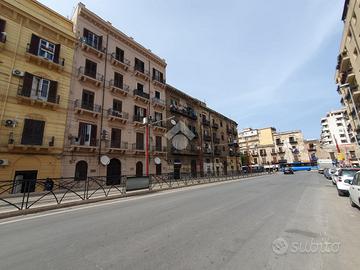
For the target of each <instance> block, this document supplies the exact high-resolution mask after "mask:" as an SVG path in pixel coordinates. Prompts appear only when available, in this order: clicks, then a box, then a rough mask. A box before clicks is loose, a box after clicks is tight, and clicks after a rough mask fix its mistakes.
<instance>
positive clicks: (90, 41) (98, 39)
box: [83, 28, 102, 51]
mask: <svg viewBox="0 0 360 270" xmlns="http://www.w3.org/2000/svg"><path fill="white" fill-rule="evenodd" d="M83 38H84V41H85V43H86V44H87V45H89V46H91V47H93V48H95V49H97V50H100V51H102V36H98V35H95V34H94V33H93V32H91V31H89V30H88V29H86V28H84V33H83Z"/></svg>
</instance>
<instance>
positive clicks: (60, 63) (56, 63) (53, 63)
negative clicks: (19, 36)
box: [25, 43, 65, 70]
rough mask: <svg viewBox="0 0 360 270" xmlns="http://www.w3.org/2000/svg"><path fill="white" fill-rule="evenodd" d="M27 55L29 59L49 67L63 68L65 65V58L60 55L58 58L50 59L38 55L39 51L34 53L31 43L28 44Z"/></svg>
mask: <svg viewBox="0 0 360 270" xmlns="http://www.w3.org/2000/svg"><path fill="white" fill-rule="evenodd" d="M25 56H26V59H27V60H28V61H33V62H34V63H36V64H38V65H42V66H44V67H47V68H49V69H55V70H63V69H64V66H65V58H61V57H59V58H58V59H53V60H50V59H48V58H45V57H42V56H40V55H38V54H37V53H33V52H32V51H31V50H30V43H28V44H27V45H26V52H25Z"/></svg>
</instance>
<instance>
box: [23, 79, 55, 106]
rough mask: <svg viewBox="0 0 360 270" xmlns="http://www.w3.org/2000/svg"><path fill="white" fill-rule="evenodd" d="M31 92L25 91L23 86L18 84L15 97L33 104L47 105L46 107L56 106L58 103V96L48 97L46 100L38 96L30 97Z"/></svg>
mask: <svg viewBox="0 0 360 270" xmlns="http://www.w3.org/2000/svg"><path fill="white" fill-rule="evenodd" d="M31 92H32V91H31V90H30V91H27V90H26V89H24V88H23V85H21V84H20V85H19V87H18V91H17V95H18V96H19V97H21V98H25V99H28V100H29V101H31V102H34V103H48V105H58V104H59V103H60V95H54V96H49V95H48V97H47V98H44V97H41V96H39V95H36V96H32V95H31ZM36 92H37V91H36Z"/></svg>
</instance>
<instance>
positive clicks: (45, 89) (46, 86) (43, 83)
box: [31, 76, 50, 100]
mask: <svg viewBox="0 0 360 270" xmlns="http://www.w3.org/2000/svg"><path fill="white" fill-rule="evenodd" d="M49 90H50V80H47V79H44V78H41V77H36V76H34V78H33V82H32V87H31V96H32V97H34V98H37V99H41V100H47V99H48V96H49Z"/></svg>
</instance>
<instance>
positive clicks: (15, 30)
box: [0, 0, 76, 180]
mask: <svg viewBox="0 0 360 270" xmlns="http://www.w3.org/2000/svg"><path fill="white" fill-rule="evenodd" d="M72 28H73V24H72V22H71V21H70V20H68V19H66V18H65V17H63V16H61V15H59V14H58V13H56V12H54V11H52V10H51V9H49V8H47V7H46V6H44V5H42V4H40V3H38V2H37V1H31V0H0V124H1V125H0V180H13V179H14V180H15V179H31V178H38V179H43V178H47V177H50V178H57V177H60V176H61V175H60V173H61V158H62V153H63V148H64V133H65V123H66V115H67V108H68V103H69V91H70V81H71V74H72V66H73V65H72V62H73V55H74V47H75V44H76V40H75V36H74V33H73V29H72Z"/></svg>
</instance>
